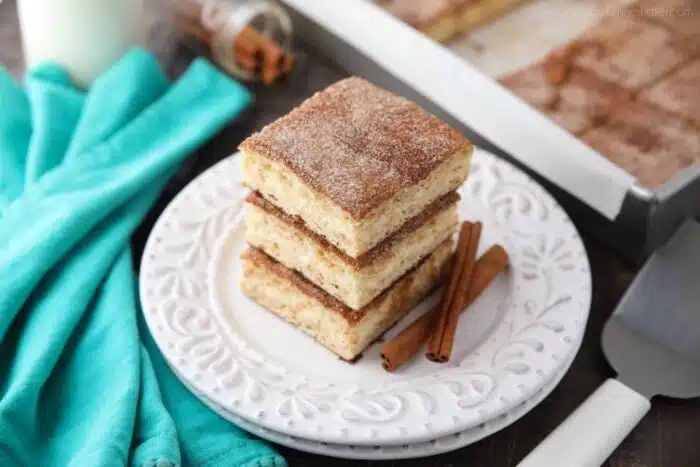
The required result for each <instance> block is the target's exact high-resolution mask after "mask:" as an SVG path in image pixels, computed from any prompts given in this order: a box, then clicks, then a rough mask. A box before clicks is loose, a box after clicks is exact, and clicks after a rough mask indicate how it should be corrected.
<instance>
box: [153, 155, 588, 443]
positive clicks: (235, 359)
mask: <svg viewBox="0 0 700 467" xmlns="http://www.w3.org/2000/svg"><path fill="white" fill-rule="evenodd" d="M239 160H240V158H236V157H235V156H233V157H231V158H228V159H226V160H224V161H222V162H220V163H219V164H217V165H216V166H214V167H212V168H211V169H209V170H208V171H206V172H205V173H203V174H202V175H201V176H199V177H198V178H197V179H196V180H194V181H193V182H192V183H190V185H188V186H187V187H186V188H185V189H184V190H183V191H182V192H181V193H180V194H179V195H178V196H177V197H176V198H175V199H174V200H173V202H172V203H171V204H170V205H169V206H168V208H166V210H165V211H164V212H163V214H162V215H161V218H160V219H159V220H158V222H157V223H156V225H155V227H154V228H153V231H152V233H151V235H150V237H149V240H148V242H147V244H146V249H145V252H144V256H143V260H142V265H141V277H140V293H141V301H142V304H143V310H144V313H145V317H146V322H147V323H148V326H149V328H150V330H151V332H152V334H153V336H154V338H155V340H156V342H157V344H158V346H159V347H160V349H161V351H162V352H163V354H164V356H165V358H166V359H167V360H168V362H169V363H170V365H171V366H173V367H174V368H176V369H177V371H178V372H179V373H180V374H181V375H182V376H183V378H184V379H185V380H186V381H187V382H188V383H189V384H190V385H191V386H192V387H194V388H195V389H196V390H197V391H198V392H200V393H202V394H203V395H205V396H206V397H207V398H209V399H210V400H211V401H213V402H214V403H216V404H217V405H219V406H221V407H223V408H225V409H226V410H227V411H229V412H231V413H233V414H235V415H237V416H240V417H241V418H243V419H246V420H248V421H250V422H252V423H254V424H256V425H259V426H261V427H264V428H266V429H269V430H274V431H276V432H279V433H283V434H286V435H290V436H295V437H299V438H306V439H311V440H317V441H321V442H327V443H337V444H353V445H390V444H397V445H403V444H406V443H416V442H420V441H426V440H431V439H436V438H439V437H442V436H445V435H449V434H453V433H456V432H459V431H464V430H467V429H469V428H472V427H475V426H478V425H480V424H482V423H485V422H487V421H489V420H492V419H494V418H496V417H499V416H500V415H502V414H505V413H507V412H509V411H511V410H513V409H514V408H515V407H516V406H518V405H519V404H521V403H523V402H524V401H526V400H528V399H530V398H531V397H532V396H533V395H534V394H535V393H537V391H539V390H540V389H541V388H542V387H544V386H545V385H546V384H547V383H548V382H550V381H551V380H552V379H553V378H554V377H555V376H556V375H557V374H558V373H559V372H560V371H561V370H562V369H563V368H564V366H565V363H566V362H567V361H569V360H570V359H571V358H572V357H573V355H574V354H575V352H576V349H577V346H578V342H579V340H580V338H581V336H582V334H583V331H584V328H585V324H586V319H587V317H588V311H589V308H590V299H591V286H590V284H591V279H590V271H589V266H588V260H587V257H586V253H585V250H584V247H583V244H582V242H581V239H580V238H579V236H578V233H577V232H576V229H575V228H574V226H573V225H572V223H571V221H570V220H569V218H568V217H567V216H566V214H565V213H564V211H563V210H562V209H561V208H560V207H559V205H558V204H557V203H556V202H555V201H554V199H553V198H552V197H551V196H550V195H549V194H547V193H546V192H545V191H544V190H543V189H542V188H541V187H540V186H539V185H537V184H536V183H535V182H534V181H533V180H531V179H530V178H529V177H528V176H526V175H525V174H524V173H522V172H521V171H519V170H517V169H516V168H514V167H513V166H511V165H510V164H507V163H505V162H503V161H502V160H500V159H498V158H496V157H495V156H492V155H490V154H488V153H486V152H485V151H482V150H477V151H475V154H474V158H473V162H472V171H471V174H470V177H469V181H468V182H467V183H466V184H465V186H464V187H462V189H461V190H460V191H461V194H462V202H461V204H460V211H461V217H462V218H464V219H478V220H481V221H482V222H483V223H484V231H483V234H482V243H481V251H483V250H485V249H486V248H487V247H488V246H489V245H490V244H493V243H495V242H497V243H500V244H502V245H503V246H504V247H505V248H506V250H507V251H508V253H509V255H510V258H511V263H512V268H511V269H510V271H509V272H508V273H507V274H504V275H502V276H501V277H499V278H498V279H497V280H496V281H495V282H494V283H493V284H492V286H491V287H490V289H489V290H488V291H487V292H486V293H485V294H484V295H483V296H482V297H481V298H480V299H479V300H478V301H477V303H475V304H474V305H473V306H472V307H471V308H470V310H469V312H468V313H465V314H464V315H463V317H462V318H461V320H460V325H459V329H458V334H457V337H456V345H455V349H454V352H453V357H452V359H451V361H450V362H449V363H448V364H443V365H439V364H435V363H432V362H429V361H428V360H426V359H425V358H416V359H414V361H413V362H411V364H409V365H406V367H405V368H402V370H401V371H399V372H398V373H395V374H389V373H386V372H385V371H384V370H383V369H382V368H381V365H380V363H379V355H378V354H379V349H378V347H379V346H377V345H375V346H372V347H370V349H368V350H367V351H366V352H365V354H364V357H363V358H362V359H361V360H360V361H359V362H358V363H356V364H355V365H351V364H348V363H345V362H343V361H340V360H338V358H337V357H335V356H334V355H332V354H331V353H330V352H328V351H326V350H325V349H324V348H322V347H321V346H320V345H318V344H316V343H315V342H314V341H313V340H312V339H311V338H309V337H307V336H306V335H305V334H303V333H302V332H301V331H299V330H297V329H295V328H293V327H291V326H290V325H288V324H286V323H284V322H283V321H282V320H280V319H278V318H277V317H275V316H274V315H272V314H271V313H269V312H267V311H265V310H264V309H262V308H261V307H259V306H257V305H256V304H254V303H253V302H251V301H250V300H249V299H247V298H246V297H245V296H243V295H242V293H241V292H240V290H239V287H238V282H239V281H240V275H241V268H240V261H239V256H240V254H241V253H242V252H243V250H244V249H245V240H244V230H245V226H244V222H243V221H244V209H243V197H244V196H245V194H246V190H245V189H244V188H243V187H242V185H241V183H240V182H241V177H242V173H241V169H240V166H239V163H238V162H239ZM436 299H437V296H433V297H432V298H431V299H429V300H426V301H425V302H424V303H423V304H422V305H421V306H420V307H418V308H417V309H416V310H414V311H413V313H412V314H411V315H410V316H409V317H408V318H407V319H405V320H404V321H402V323H401V324H399V325H398V326H397V327H396V328H395V329H393V330H392V331H391V332H390V333H389V334H388V337H391V336H392V335H394V334H396V333H397V332H399V331H400V330H401V329H402V328H403V327H404V326H405V325H406V323H408V322H410V321H411V320H412V319H413V318H414V317H415V316H417V315H418V314H419V313H421V312H423V311H425V309H426V307H428V306H430V305H431V304H432V303H431V302H434V301H435V300H436Z"/></svg>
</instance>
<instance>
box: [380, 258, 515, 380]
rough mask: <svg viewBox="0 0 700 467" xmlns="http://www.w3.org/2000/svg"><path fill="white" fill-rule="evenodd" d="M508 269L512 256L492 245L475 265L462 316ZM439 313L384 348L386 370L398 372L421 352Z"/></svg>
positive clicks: (424, 318)
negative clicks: (397, 370) (509, 256)
mask: <svg viewBox="0 0 700 467" xmlns="http://www.w3.org/2000/svg"><path fill="white" fill-rule="evenodd" d="M507 266H508V254H507V253H506V250H505V249H504V248H503V247H502V246H500V245H494V246H492V247H491V248H489V249H488V250H487V251H486V253H484V255H483V256H482V257H481V258H479V260H478V261H477V262H476V264H475V265H474V273H473V276H472V282H471V284H470V285H469V287H468V288H467V290H466V296H467V297H466V300H465V302H464V308H462V310H461V312H462V313H463V312H464V311H465V310H466V309H467V308H468V307H469V306H470V305H471V304H472V303H474V301H476V299H477V298H479V296H481V294H482V293H483V292H484V291H485V290H486V288H487V287H488V286H489V285H490V284H491V282H493V280H494V279H495V278H496V277H498V275H499V274H501V273H502V272H503V271H505V269H506V267H507ZM462 293H464V291H462ZM439 310H440V307H439V305H438V306H436V307H434V308H433V309H432V310H430V311H429V312H427V313H425V314H423V315H422V316H421V317H420V318H418V319H416V320H415V321H413V322H412V323H411V324H410V325H408V327H406V329H404V330H403V331H401V333H400V334H399V335H397V336H396V337H394V338H393V339H391V340H389V341H387V342H385V343H384V344H383V345H382V350H381V358H382V366H383V367H384V369H385V370H387V371H394V370H396V369H397V368H399V367H400V366H401V365H403V364H404V363H406V362H407V361H408V360H409V359H410V358H411V357H413V356H414V355H415V354H416V353H418V351H419V350H420V349H421V347H423V344H424V343H425V341H426V340H428V337H430V334H431V333H432V330H433V328H434V326H435V319H436V317H437V316H438V313H439Z"/></svg>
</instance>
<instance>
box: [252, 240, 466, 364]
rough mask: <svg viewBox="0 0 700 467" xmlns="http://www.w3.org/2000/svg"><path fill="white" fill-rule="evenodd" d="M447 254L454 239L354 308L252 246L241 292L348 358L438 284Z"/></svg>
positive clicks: (359, 351) (375, 337) (357, 352)
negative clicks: (377, 293)
mask: <svg viewBox="0 0 700 467" xmlns="http://www.w3.org/2000/svg"><path fill="white" fill-rule="evenodd" d="M451 255H452V241H451V240H447V241H445V242H443V243H441V244H440V245H439V246H438V248H436V249H435V251H433V252H432V253H431V254H430V255H428V256H426V257H425V258H423V259H422V260H421V261H420V262H419V263H418V264H417V265H416V266H415V267H414V268H412V269H411V270H410V271H409V272H407V273H406V274H404V275H403V276H402V277H401V278H400V279H399V280H397V281H396V282H395V283H394V284H393V285H391V286H390V287H389V288H388V289H387V290H385V291H384V292H383V293H382V294H380V295H379V296H378V297H376V298H375V299H374V300H372V302H371V303H369V304H368V305H367V306H365V307H363V308H362V309H361V310H353V309H351V308H349V307H347V306H346V305H344V304H343V303H342V302H341V301H340V300H338V299H336V298H335V297H333V296H331V295H329V294H327V293H326V292H324V291H323V290H322V289H320V288H319V287H317V286H316V285H314V284H313V283H311V282H310V281H309V280H308V279H306V278H305V277H304V276H303V275H302V274H300V273H299V272H297V271H294V270H292V269H289V268H287V267H286V266H284V265H283V264H281V263H279V262H277V261H275V260H274V259H273V258H271V257H270V256H268V255H266V254H265V253H264V252H263V251H262V250H259V249H257V248H254V247H251V248H249V249H248V250H247V251H246V252H245V253H244V254H243V256H242V261H243V280H242V282H241V290H242V291H243V293H244V294H246V295H247V296H248V297H250V298H251V299H253V300H254V301H255V302H257V303H258V304H260V305H261V306H263V307H265V308H266V309H268V310H269V311H271V312H273V313H275V314H276V315H278V316H280V317H281V318H283V319H284V320H286V321H288V322H289V323H291V324H293V325H294V326H296V327H298V328H300V329H302V330H303V331H305V332H306V333H307V334H309V335H310V336H311V337H313V338H314V339H316V340H317V341H318V342H319V343H321V344H322V345H324V346H325V347H327V348H328V349H330V350H331V351H333V352H334V353H336V354H338V355H339V356H340V357H342V358H344V359H346V360H352V359H353V358H355V357H356V356H357V355H359V354H360V353H361V352H362V351H363V350H364V349H365V348H366V347H367V346H368V345H370V344H371V343H372V342H374V341H375V340H376V339H377V337H378V336H380V335H381V334H382V333H383V332H384V331H386V330H387V329H388V328H390V327H391V326H392V325H394V323H396V321H398V320H399V319H401V318H402V317H403V316H405V315H406V314H407V313H408V312H409V311H410V309H411V308H412V307H413V306H414V305H415V304H417V303H418V302H419V301H420V300H422V299H423V298H424V297H425V296H426V295H427V294H428V293H430V292H431V291H432V290H433V289H434V288H435V287H436V286H437V285H438V284H439V280H440V278H441V277H442V276H443V274H444V269H445V265H446V264H447V263H448V261H449V259H450V257H451Z"/></svg>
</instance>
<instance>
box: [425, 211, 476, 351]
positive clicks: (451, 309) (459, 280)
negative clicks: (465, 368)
mask: <svg viewBox="0 0 700 467" xmlns="http://www.w3.org/2000/svg"><path fill="white" fill-rule="evenodd" d="M480 237H481V223H480V222H476V223H474V224H472V223H469V222H465V223H464V224H462V229H461V231H460V234H459V242H458V244H457V260H455V264H454V267H453V269H452V273H451V275H450V283H449V287H448V290H447V294H446V296H445V299H444V300H441V301H440V313H439V315H438V316H439V318H438V322H437V326H436V327H435V329H434V330H433V334H432V335H431V336H430V342H429V344H428V353H427V354H426V356H427V357H428V359H429V360H432V361H434V362H437V363H445V362H446V361H448V360H449V359H450V356H451V355H452V345H453V343H454V338H455V332H456V330H457V322H458V320H459V315H460V312H461V311H462V308H464V302H465V300H466V294H462V293H457V291H459V290H464V289H466V288H468V287H469V283H470V282H471V277H472V272H473V271H474V263H475V262H476V253H477V248H478V246H479V239H480ZM453 284H454V285H453Z"/></svg>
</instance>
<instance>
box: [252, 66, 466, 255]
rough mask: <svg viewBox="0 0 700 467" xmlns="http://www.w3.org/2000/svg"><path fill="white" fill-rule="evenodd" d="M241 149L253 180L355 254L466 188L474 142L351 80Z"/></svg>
mask: <svg viewBox="0 0 700 467" xmlns="http://www.w3.org/2000/svg"><path fill="white" fill-rule="evenodd" d="M240 150H241V153H242V156H243V169H244V173H245V183H246V185H247V186H249V187H250V188H252V189H253V190H255V191H257V192H258V193H259V194H260V195H261V196H262V197H263V198H265V199H266V200H268V201H270V202H271V203H273V204H274V205H275V206H277V207H278V208H280V209H281V210H282V211H283V212H284V213H286V214H288V215H290V216H296V217H298V218H299V219H300V220H301V221H303V223H304V226H305V227H306V228H307V229H308V230H309V231H311V232H313V233H315V234H317V235H319V236H321V237H323V238H324V239H325V240H326V241H327V242H328V243H330V244H331V245H333V246H335V247H336V248H337V249H338V250H340V251H341V252H342V253H343V254H345V255H347V256H348V257H350V258H359V257H361V256H362V255H363V254H365V253H367V252H369V251H370V250H372V249H373V248H375V247H376V246H377V245H379V244H380V243H381V242H382V240H384V239H385V238H387V237H389V236H391V235H392V234H394V233H395V232H397V231H398V230H399V229H401V227H402V226H403V225H404V224H406V223H407V222H408V221H410V220H411V219H412V218H414V217H416V216H418V215H419V214H420V213H421V212H423V211H424V210H425V209H426V208H427V207H428V206H430V205H431V203H433V202H435V201H436V200H438V199H439V198H441V197H443V196H445V195H446V194H448V193H450V192H452V191H454V190H456V189H457V188H458V187H459V186H461V185H462V183H464V181H465V179H466V177H467V173H468V170H469V162H470V158H471V153H472V146H471V144H470V143H469V141H468V140H467V139H466V138H464V137H463V136H462V135H460V134H459V133H458V132H457V131H456V130H454V129H453V128H451V127H450V126H448V125H447V124H445V123H443V122H441V121H440V120H439V119H438V118H436V117H435V116H433V115H431V114H429V113H427V112H425V111H424V110H423V109H421V108H420V107H419V106H417V105H416V104H414V103H412V102H411V101H409V100H407V99H404V98H402V97H399V96H396V95H394V94H392V93H390V92H388V91H386V90H383V89H380V88H379V87H377V86H375V85H373V84H371V83H369V82H367V81H365V80H363V79H360V78H355V77H353V78H348V79H345V80H342V81H339V82H338V83H336V84H334V85H332V86H330V87H329V88H327V89H325V90H324V91H321V92H319V93H316V94H315V95H314V96H312V97H311V98H309V99H308V100H306V101H305V102H304V103H303V104H301V105H300V106H299V107H298V108H296V109H294V110H293V111H292V112H290V113H289V114H287V115H286V116H284V117H282V118H280V119H278V120H277V121H275V122H273V123H272V124H270V125H268V126H267V127H265V128H264V129H263V130H262V131H260V132H258V133H256V134H254V135H253V136H251V137H250V138H248V139H246V140H245V141H244V142H243V143H242V144H241V146H240Z"/></svg>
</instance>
